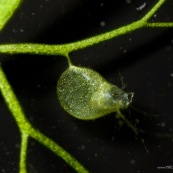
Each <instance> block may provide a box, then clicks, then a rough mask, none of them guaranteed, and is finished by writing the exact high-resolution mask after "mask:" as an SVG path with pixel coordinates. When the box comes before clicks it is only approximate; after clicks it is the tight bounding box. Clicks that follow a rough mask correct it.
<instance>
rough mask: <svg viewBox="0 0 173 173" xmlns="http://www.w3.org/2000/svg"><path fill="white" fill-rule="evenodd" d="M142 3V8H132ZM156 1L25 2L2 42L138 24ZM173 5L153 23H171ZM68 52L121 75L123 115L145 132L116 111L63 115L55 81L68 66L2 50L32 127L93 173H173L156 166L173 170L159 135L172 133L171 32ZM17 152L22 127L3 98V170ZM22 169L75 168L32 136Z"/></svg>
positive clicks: (57, 38)
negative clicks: (89, 117) (129, 97)
mask: <svg viewBox="0 0 173 173" xmlns="http://www.w3.org/2000/svg"><path fill="white" fill-rule="evenodd" d="M144 2H146V3H147V6H146V7H145V8H144V9H143V10H141V11H139V10H137V8H138V7H140V6H141V5H142V4H143V3H144ZM156 2H157V1H156V0H152V1H151V0H147V1H146V0H145V1H143V0H131V1H129V0H102V1H101V0H95V1H91V0H37V1H35V0H28V1H27V0H25V1H23V3H22V4H21V6H20V8H19V9H18V10H17V12H16V13H15V15H14V16H13V18H12V19H11V20H10V21H9V22H8V24H7V25H6V27H5V28H4V30H3V31H2V32H1V33H0V43H26V42H32V43H46V44H60V43H69V42H74V41H77V40H81V39H85V38H88V37H90V36H94V35H97V34H100V33H104V32H105V31H110V30H113V29H115V28H118V27H120V26H123V25H126V24H129V23H131V22H133V21H136V20H138V19H140V18H141V17H143V16H144V15H145V14H146V12H147V11H148V10H149V9H150V8H152V7H153V5H154V4H155V3H156ZM172 9H173V1H172V0H167V1H166V3H165V4H164V6H163V7H162V8H161V9H160V10H159V11H158V12H157V14H156V15H155V16H154V17H153V18H152V20H151V21H155V22H156V21H162V22H169V21H170V22H171V21H173V10H172ZM103 22H105V26H102V25H101V23H103ZM70 57H71V58H72V62H73V63H74V64H75V65H80V66H85V67H91V68H93V69H94V70H96V71H98V72H99V73H100V74H102V75H103V76H104V77H105V78H106V79H107V80H108V81H110V82H111V83H114V84H116V85H117V86H119V87H122V82H121V77H122V76H123V78H124V83H125V84H126V85H127V87H126V88H125V90H126V91H127V92H128V91H130V92H134V93H135V95H134V100H133V103H132V107H131V108H129V109H128V110H127V111H125V112H124V114H125V116H127V118H128V119H130V121H132V122H133V123H135V122H136V121H138V122H139V124H138V128H141V129H144V130H145V131H146V132H147V133H146V134H139V136H136V135H135V134H134V132H133V131H132V129H130V128H128V127H127V126H126V125H125V124H124V125H123V126H121V127H120V126H119V123H118V121H117V120H116V118H115V116H114V115H115V114H111V115H109V116H106V117H103V118H100V119H97V120H95V121H81V120H78V119H75V118H73V117H71V116H70V115H69V114H68V113H66V112H65V111H64V110H63V108H61V106H60V105H59V103H58V100H57V95H56V84H57V80H58V78H59V77H60V75H61V74H62V73H63V71H64V70H65V69H66V68H67V67H68V64H67V60H66V59H65V58H64V57H61V56H39V55H26V54H25V55H5V54H1V55H0V62H1V64H2V66H3V68H4V71H5V73H6V75H7V78H8V80H9V82H10V83H11V85H12V87H13V89H14V91H15V93H16V95H17V97H18V99H19V100H20V103H21V105H22V106H23V108H24V110H25V112H26V115H27V117H28V119H29V120H30V122H31V123H32V124H33V126H34V127H35V128H37V129H39V130H40V131H41V132H42V133H44V134H46V135H47V136H49V137H50V138H51V139H53V140H54V141H56V142H57V143H58V144H60V145H61V146H62V147H63V148H64V149H66V150H67V151H68V152H69V153H71V154H72V155H73V156H74V157H75V158H76V159H77V160H79V161H80V162H81V163H82V164H83V165H84V166H85V167H86V168H87V169H88V170H89V171H90V172H92V173H115V172H118V173H125V172H128V173H135V172H136V173H147V172H152V173H157V172H171V171H172V170H171V169H162V170H159V169H158V167H161V166H169V165H170V166H172V167H171V168H172V169H173V141H172V139H171V138H166V137H164V136H165V135H164V134H167V133H173V126H172V123H173V115H172V109H173V101H172V97H173V58H172V57H173V29H172V28H170V29H168V28H166V29H165V28H145V29H140V30H138V31H135V32H132V33H130V34H127V35H124V36H120V37H118V38H115V39H112V40H109V41H106V42H103V43H100V44H98V45H96V46H92V47H89V48H86V49H83V50H80V51H76V52H73V53H71V54H70ZM119 74H120V75H119ZM134 108H135V110H134ZM156 115H157V116H156ZM151 132H153V133H155V134H156V133H157V134H158V133H160V134H163V135H161V136H162V137H157V136H156V135H150V133H151ZM141 139H142V140H144V141H145V145H144V144H143V143H142V142H141ZM145 147H147V149H148V150H149V153H147V152H146V149H145ZM19 149H20V133H19V130H18V128H17V126H16V123H15V121H14V119H13V117H12V115H11V113H10V112H9V111H8V109H7V106H6V105H5V103H4V100H3V98H2V97H0V172H2V173H18V163H19ZM27 167H28V173H48V172H49V173H55V172H56V173H57V172H58V173H64V172H69V173H71V172H74V171H73V170H72V169H71V168H70V167H69V166H68V164H66V163H65V162H64V161H63V160H62V159H60V158H58V157H57V156H55V155H54V154H53V153H52V152H50V151H49V150H47V149H46V148H44V147H43V146H42V145H40V144H39V143H38V142H36V141H35V140H33V139H30V141H29V148H28V155H27Z"/></svg>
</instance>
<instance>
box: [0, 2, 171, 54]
mask: <svg viewBox="0 0 173 173" xmlns="http://www.w3.org/2000/svg"><path fill="white" fill-rule="evenodd" d="M164 2H165V0H159V1H158V2H157V3H156V5H155V6H154V7H152V8H151V10H150V11H149V12H148V13H147V14H146V15H145V16H144V17H143V18H141V19H140V20H138V21H136V22H133V23H130V24H128V25H125V26H122V27H120V28H117V29H115V30H112V31H109V32H106V33H103V34H100V35H97V36H93V37H90V38H87V39H84V40H81V41H76V42H73V43H68V44H59V45H47V44H33V43H26V44H24V43H21V44H20V43H19V44H3V45H0V53H8V54H22V53H25V54H26V53H29V54H39V55H62V56H65V57H68V54H69V53H70V52H72V51H76V50H79V49H83V48H86V47H89V46H92V45H95V44H98V43H100V42H103V41H106V40H110V39H112V38H116V37H118V36H120V35H124V34H127V33H129V32H132V31H135V30H138V29H140V28H145V27H152V28H156V27H173V22H166V23H163V22H158V23H150V22H148V20H149V19H150V18H151V17H152V16H153V14H154V13H155V12H156V11H157V10H158V9H159V8H160V7H161V5H162V4H163V3H164Z"/></svg>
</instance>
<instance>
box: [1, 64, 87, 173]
mask: <svg viewBox="0 0 173 173" xmlns="http://www.w3.org/2000/svg"><path fill="white" fill-rule="evenodd" d="M0 91H1V93H2V95H3V97H4V99H5V102H6V104H7V106H8V109H9V110H10V112H11V113H12V115H13V117H14V119H15V121H16V124H17V126H18V127H19V130H20V133H21V151H20V173H26V154H27V145H28V138H29V137H32V138H34V139H35V140H36V141H38V142H40V143H41V144H42V145H44V146H45V147H46V148H48V149H50V150H51V151H52V152H53V153H55V154H56V155H57V156H59V157H61V158H62V159H63V160H65V161H66V162H67V163H68V164H69V165H70V166H71V167H72V168H74V169H75V170H76V171H77V172H81V173H87V172H88V171H87V170H86V169H85V168H84V167H83V166H82V165H81V164H80V163H79V162H78V161H77V160H76V159H75V158H74V157H72V156H71V155H70V154H69V153H68V152H67V151H65V150H64V149H63V148H62V147H60V146H59V145H58V144H57V143H55V142H54V141H53V140H51V139H49V138H48V137H47V136H45V135H44V134H42V133H41V132H39V131H38V130H36V129H35V128H33V127H32V125H31V124H30V122H29V121H28V120H27V118H26V116H25V114H24V111H23V110H22V106H21V105H20V103H19V101H18V99H17V97H16V96H15V94H14V92H13V89H12V88H11V86H10V84H9V82H8V80H7V79H6V76H5V73H4V72H3V70H2V67H1V66H0Z"/></svg>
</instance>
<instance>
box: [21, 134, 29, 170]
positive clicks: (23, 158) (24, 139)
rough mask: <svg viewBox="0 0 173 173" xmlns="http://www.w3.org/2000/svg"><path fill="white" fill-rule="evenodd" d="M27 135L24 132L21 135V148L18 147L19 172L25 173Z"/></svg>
mask: <svg viewBox="0 0 173 173" xmlns="http://www.w3.org/2000/svg"><path fill="white" fill-rule="evenodd" d="M28 138H29V136H28V134H26V133H25V132H23V133H21V147H20V150H21V151H20V162H19V163H20V172H19V173H27V170H26V157H27V156H26V155H27V146H28Z"/></svg>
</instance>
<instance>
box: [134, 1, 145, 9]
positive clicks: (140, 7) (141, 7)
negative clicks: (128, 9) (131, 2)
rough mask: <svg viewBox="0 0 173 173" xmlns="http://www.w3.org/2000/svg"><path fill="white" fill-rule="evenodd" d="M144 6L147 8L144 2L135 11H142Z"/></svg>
mask: <svg viewBox="0 0 173 173" xmlns="http://www.w3.org/2000/svg"><path fill="white" fill-rule="evenodd" d="M146 6H147V3H146V2H144V3H143V4H142V5H141V6H139V7H137V8H136V10H137V11H142V10H143V9H144V8H145V7H146Z"/></svg>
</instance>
